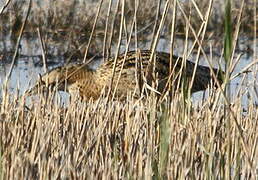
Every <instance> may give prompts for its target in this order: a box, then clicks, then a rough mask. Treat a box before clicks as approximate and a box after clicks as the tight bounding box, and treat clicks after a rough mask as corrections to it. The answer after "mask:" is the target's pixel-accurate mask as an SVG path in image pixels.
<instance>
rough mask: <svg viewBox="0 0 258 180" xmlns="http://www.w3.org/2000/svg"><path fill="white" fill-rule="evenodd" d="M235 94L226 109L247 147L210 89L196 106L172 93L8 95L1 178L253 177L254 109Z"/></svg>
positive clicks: (4, 110) (3, 115) (257, 127)
mask: <svg viewBox="0 0 258 180" xmlns="http://www.w3.org/2000/svg"><path fill="white" fill-rule="evenodd" d="M239 98H240V97H239ZM239 98H236V99H234V102H235V103H234V104H233V105H232V107H231V109H232V111H233V112H234V115H235V116H236V117H237V120H238V122H239V124H240V125H241V129H242V132H241V133H243V135H244V141H245V145H246V147H245V148H247V149H248V154H246V153H245V152H244V150H243V144H242V143H241V139H240V132H239V131H238V129H237V127H236V125H235V124H234V123H232V124H230V127H226V124H227V122H226V120H229V121H230V119H228V118H225V117H224V108H223V106H222V105H221V102H218V103H216V101H214V99H215V97H212V96H211V97H210V98H208V99H206V100H205V101H203V102H202V104H200V105H199V107H198V108H197V107H194V108H191V107H189V106H187V104H184V103H182V102H183V101H184V100H183V99H182V98H180V97H175V98H174V99H173V101H172V103H171V104H169V102H168V101H165V102H163V103H162V104H158V105H157V103H156V101H155V98H151V97H150V98H148V99H147V100H146V101H145V102H142V101H133V100H128V101H127V102H126V103H121V102H106V99H100V100H99V101H98V102H88V103H74V102H73V103H71V104H68V106H67V108H61V107H60V104H58V103H53V101H51V100H48V101H47V102H44V101H43V99H41V100H37V101H36V102H35V103H33V105H32V106H31V108H30V110H26V109H25V108H24V103H22V102H19V103H17V101H8V102H6V104H5V106H4V104H2V105H1V108H2V113H1V122H0V125H1V127H0V128H1V131H0V142H1V145H0V148H1V149H0V150H1V151H0V152H1V157H2V158H1V161H2V169H1V172H2V173H3V174H2V176H3V179H17V178H19V179H20V178H22V179H27V178H29V179H30V178H33V179H34V178H41V179H49V178H54V179H56V178H69V179H70V178H76V179H77V178H79V179H86V178H89V179H95V178H101V179H110V178H115V179H116V178H133V179H138V178H148V179H151V178H152V177H154V176H156V177H158V176H163V177H167V178H168V179H171V178H173V179H175V178H186V177H187V178H189V179H207V178H209V177H212V176H213V177H215V176H216V177H218V178H221V179H224V178H226V179H227V178H229V176H232V177H235V178H237V177H242V178H247V179H249V178H250V177H255V174H256V170H255V169H256V168H257V167H256V166H257V163H258V161H257V156H258V153H257V138H258V137H257V131H258V125H257V118H258V113H257V109H256V108H255V107H254V106H252V105H250V106H248V109H246V111H247V113H243V110H242V109H243V108H242V107H241V104H240V99H239ZM228 130H229V131H228ZM229 135H230V139H228V138H227V137H228V136H229ZM166 142H167V144H166ZM228 149H230V151H227V150H228ZM164 156H165V159H164ZM248 159H251V160H252V166H253V167H250V166H249V164H248ZM162 160H163V161H162ZM227 166H229V167H230V172H226V167H227ZM161 167H162V168H161ZM227 173H229V174H227Z"/></svg>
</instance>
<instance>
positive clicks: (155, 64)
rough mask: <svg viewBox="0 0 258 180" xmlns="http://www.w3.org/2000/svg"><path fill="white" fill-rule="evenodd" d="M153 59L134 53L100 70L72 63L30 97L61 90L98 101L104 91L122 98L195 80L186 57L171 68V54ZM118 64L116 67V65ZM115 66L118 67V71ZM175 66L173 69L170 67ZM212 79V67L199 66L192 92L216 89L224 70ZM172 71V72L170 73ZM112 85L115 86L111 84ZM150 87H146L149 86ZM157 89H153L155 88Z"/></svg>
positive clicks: (106, 63) (41, 80)
mask: <svg viewBox="0 0 258 180" xmlns="http://www.w3.org/2000/svg"><path fill="white" fill-rule="evenodd" d="M153 55H154V56H153V58H152V60H151V59H150V57H151V51H149V50H144V51H139V52H136V51H131V52H128V53H127V55H126V56H125V54H122V55H119V56H118V57H117V60H115V58H109V59H107V60H106V61H104V63H103V64H102V65H100V67H99V68H97V70H94V69H92V68H90V67H89V66H88V65H87V64H72V65H66V66H62V67H58V68H55V69H53V70H51V71H50V72H48V73H46V74H44V75H43V76H42V77H40V78H39V80H38V82H37V84H36V85H35V86H34V87H32V88H31V89H30V90H27V91H26V95H33V94H36V93H38V92H40V91H41V92H42V91H43V92H44V91H47V90H50V89H53V88H54V87H56V88H57V90H59V91H68V92H69V93H70V94H74V93H78V94H79V95H80V97H82V98H83V99H86V100H87V99H91V98H92V99H94V100H95V99H97V98H99V97H100V95H101V92H102V90H103V89H104V88H110V86H112V88H111V89H112V90H114V89H115V90H116V91H115V93H116V95H117V96H118V97H121V96H126V95H127V93H128V92H136V93H137V92H138V95H139V93H140V92H141V91H140V90H138V91H135V90H136V89H137V87H138V89H141V87H143V85H144V84H145V85H147V87H151V86H152V82H154V84H156V88H155V90H156V92H163V91H164V90H165V89H167V87H169V83H168V82H171V84H172V87H175V86H176V85H177V84H178V82H181V81H182V80H183V79H186V80H187V81H185V82H188V83H189V82H190V81H191V79H192V78H193V74H194V67H195V64H194V63H193V62H191V61H188V60H186V61H185V63H184V61H183V58H180V57H177V56H172V65H171V66H170V54H168V53H164V52H155V53H154V54H153ZM114 65H115V66H114ZM114 67H115V68H114ZM170 67H171V68H170ZM213 71H214V74H215V75H216V77H215V76H212V73H211V70H210V68H209V67H205V66H201V65H198V66H197V69H196V73H195V77H194V81H193V85H192V89H191V92H192V93H194V92H197V91H202V90H205V89H206V88H207V87H208V85H209V84H211V82H213V84H214V85H215V86H217V85H218V84H217V83H215V82H216V81H215V78H216V79H217V82H218V83H220V84H221V83H222V74H223V73H224V72H223V71H220V70H218V69H214V68H213ZM170 72H172V73H170ZM111 84H112V85H111ZM145 87H146V86H145ZM152 89H153V88H152Z"/></svg>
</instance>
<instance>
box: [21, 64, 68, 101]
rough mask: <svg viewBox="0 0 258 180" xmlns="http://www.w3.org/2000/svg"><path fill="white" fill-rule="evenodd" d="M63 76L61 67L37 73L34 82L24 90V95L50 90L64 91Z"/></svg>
mask: <svg viewBox="0 0 258 180" xmlns="http://www.w3.org/2000/svg"><path fill="white" fill-rule="evenodd" d="M64 84H65V83H64V78H63V73H61V69H59V68H56V69H53V70H51V71H50V72H48V73H46V74H44V75H42V76H41V75H39V77H38V80H37V82H36V84H35V85H34V86H33V87H32V88H30V89H28V90H27V91H26V92H25V95H26V96H31V95H35V94H40V93H44V92H49V91H52V90H55V89H54V88H56V90H61V91H62V90H63V91H64Z"/></svg>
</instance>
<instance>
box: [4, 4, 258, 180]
mask: <svg viewBox="0 0 258 180" xmlns="http://www.w3.org/2000/svg"><path fill="white" fill-rule="evenodd" d="M73 2H76V1H73ZM110 2H113V1H108V3H107V2H102V1H99V2H98V3H97V4H96V5H95V4H94V3H93V4H94V5H95V6H96V7H97V8H96V9H94V11H92V12H94V13H95V15H94V22H93V20H91V21H90V22H91V23H92V24H91V25H90V26H89V27H91V29H90V33H88V34H87V40H85V42H84V43H83V44H84V45H83V47H84V48H83V50H82V52H81V54H82V56H83V57H84V59H86V57H87V54H88V52H89V51H90V49H91V48H92V46H93V47H94V45H92V44H94V41H97V40H96V36H97V35H99V32H100V31H99V30H101V31H102V35H103V36H101V37H102V38H103V41H101V42H102V48H101V49H102V50H103V51H102V54H103V56H105V57H106V56H109V55H110V54H109V53H110V52H112V53H113V54H115V56H117V54H119V52H120V49H119V48H121V45H124V47H123V48H121V49H123V50H125V52H127V51H128V50H129V49H130V48H132V47H134V48H135V49H137V48H139V47H141V45H140V43H139V41H140V40H141V37H144V36H143V35H141V33H143V31H147V32H148V31H149V32H150V33H147V34H148V36H147V35H146V34H145V35H146V37H147V38H150V40H151V45H150V49H152V50H153V51H155V50H156V48H157V44H158V42H159V40H160V37H161V36H165V37H167V38H168V39H169V40H170V42H169V51H170V52H171V53H173V50H174V42H175V38H176V34H177V33H178V32H179V31H178V30H177V29H176V28H177V27H178V28H179V27H181V25H180V18H182V19H181V20H182V22H184V23H183V25H184V26H183V29H184V31H183V32H184V38H185V42H184V46H183V48H182V49H183V52H184V53H183V57H184V58H187V57H188V56H189V55H190V54H191V53H192V52H193V50H194V49H195V50H196V61H195V62H196V63H198V62H199V59H200V56H202V57H203V58H204V60H205V62H206V64H208V65H209V66H212V64H214V63H215V62H212V61H211V59H212V58H210V57H208V56H207V54H206V53H205V52H206V51H205V48H204V46H205V41H206V38H207V35H208V34H209V30H210V29H215V27H216V23H213V20H214V18H215V17H214V16H213V14H212V13H213V11H219V10H217V9H216V10H215V9H214V8H215V6H216V5H215V6H214V2H217V1H212V0H210V1H205V2H207V3H206V4H205V3H204V1H191V2H192V4H190V7H191V8H190V9H191V11H185V9H187V8H188V7H187V6H183V3H180V2H179V1H166V2H164V3H161V1H159V2H158V3H157V2H156V1H151V0H150V1H144V3H146V4H148V3H149V4H148V5H151V3H153V4H154V5H153V6H149V8H147V10H146V11H144V10H142V9H140V7H141V3H140V2H139V1H130V2H134V3H130V2H127V1H123V0H121V2H120V1H115V2H116V3H117V4H116V3H114V2H113V3H114V4H113V5H111V4H110ZM141 2H142V1H141ZM235 2H236V4H232V6H233V7H236V9H237V12H239V13H238V14H237V15H235V16H234V14H231V12H232V11H231V8H229V7H230V6H227V8H225V11H226V13H229V14H227V15H228V16H227V18H225V21H223V22H221V23H222V24H223V25H224V24H225V29H226V30H225V34H223V36H224V37H225V38H224V39H220V41H221V42H223V40H225V43H224V45H223V44H222V45H221V46H223V48H224V53H223V54H221V56H224V59H225V61H226V62H225V63H224V64H225V71H226V76H225V82H224V84H223V85H222V86H219V87H218V88H217V89H216V90H215V89H212V88H210V89H208V90H207V91H206V92H205V94H204V96H203V97H204V98H203V99H201V100H199V101H198V102H193V100H192V99H191V94H190V89H188V88H186V86H183V87H179V89H180V91H178V92H176V93H175V94H174V95H173V96H172V98H171V93H170V92H167V94H165V95H164V97H163V99H162V101H160V99H159V100H158V99H157V97H156V96H155V95H153V94H150V96H146V97H143V98H141V99H134V98H132V97H131V96H130V95H128V97H127V99H126V100H125V101H122V102H120V101H116V100H112V101H111V100H110V99H109V98H108V97H105V96H104V97H101V98H100V99H99V100H97V101H89V102H81V101H70V102H68V103H67V104H63V103H62V101H61V98H62V96H59V95H58V93H53V94H51V93H50V94H48V96H47V97H46V96H45V95H43V94H41V95H38V96H37V97H36V98H33V97H32V98H31V97H24V96H23V95H22V93H20V92H19V89H18V91H17V94H10V93H8V80H9V78H8V77H7V78H6V84H5V85H4V86H3V91H2V97H1V100H2V101H1V104H0V110H1V112H0V162H1V163H0V178H1V179H18V178H19V179H257V178H258V175H257V167H258V158H257V157H258V150H257V145H258V142H257V140H258V133H257V132H258V123H257V119H258V113H257V106H256V97H257V93H256V88H255V84H256V78H255V77H256V74H255V73H254V72H253V73H252V74H255V75H253V76H249V74H250V73H249V74H248V72H249V70H250V69H251V68H253V69H255V68H256V66H255V65H256V63H257V59H256V57H257V56H256V54H257V52H256V48H255V45H254V58H253V59H254V62H253V63H252V64H250V65H248V66H247V67H246V68H245V69H243V71H242V72H238V73H237V76H241V81H240V83H239V85H238V86H237V91H234V92H237V93H236V94H232V91H231V90H230V88H227V86H228V84H230V81H231V80H232V78H234V76H232V71H233V70H234V67H235V63H237V62H238V60H239V59H240V57H241V56H240V55H239V54H238V53H237V52H236V46H237V45H236V44H237V41H238V38H239V33H241V32H243V31H242V27H243V26H242V24H241V20H243V19H244V17H245V16H243V14H244V13H246V8H244V6H243V5H245V6H246V7H250V5H249V4H250V3H245V2H244V1H235ZM237 2H239V4H237ZM102 3H103V4H102ZM105 3H107V7H108V8H104V9H103V8H102V7H103V6H104V7H105ZM194 3H195V4H198V7H199V8H200V7H203V8H202V9H201V11H200V10H199V8H197V7H196V6H195V4H194ZM254 3H257V2H256V1H254ZM204 4H205V6H204ZM63 5H64V4H63ZM73 5H74V6H73V7H75V5H77V4H73ZM202 5H203V6H202ZM34 6H35V5H34ZM65 7H66V6H64V7H63V8H62V9H63V11H64V13H67V12H69V13H75V14H76V13H82V12H83V13H85V14H86V15H85V14H84V18H85V17H86V18H87V17H91V16H88V14H87V13H91V11H76V12H74V11H72V10H71V9H69V8H68V10H71V12H70V11H67V9H65ZM68 7H70V6H68ZM82 7H83V6H82ZM86 7H87V6H86ZM109 7H110V9H109ZM151 7H154V8H153V9H152V8H151ZM204 7H206V8H204ZM238 7H239V8H238ZM87 8H88V7H87ZM130 9H133V10H132V11H130ZM250 9H251V10H250V12H252V13H254V12H255V13H256V8H254V9H255V10H253V9H252V8H251V7H250ZM33 10H35V9H34V8H33V5H32V12H30V13H32V15H35V14H33ZM154 10H155V11H154ZM220 10H221V9H220ZM233 10H234V9H233ZM48 12H51V11H50V10H49V11H48ZM54 12H56V14H53V17H56V16H57V15H58V13H57V12H58V11H57V9H56V10H55V11H54ZM153 12H155V13H153ZM173 12H174V13H173ZM175 12H177V13H175ZM186 12H187V13H189V12H190V14H187V13H186ZM194 12H195V13H197V14H198V16H199V17H202V18H200V19H199V20H198V21H192V19H194V18H196V16H195V15H194V14H191V13H194ZM219 12H223V14H224V10H221V11H219ZM102 13H107V14H106V15H107V16H105V19H104V20H103V18H101V15H102ZM127 13H128V14H127ZM130 13H131V15H130ZM142 13H143V14H144V13H150V14H151V16H147V14H144V15H142V17H144V18H145V19H146V23H145V24H148V22H149V19H148V17H149V18H150V19H151V20H150V22H151V23H150V24H151V26H150V27H149V26H147V27H145V28H142V27H141V23H140V22H141V19H140V18H139V19H138V15H139V16H141V14H142ZM255 13H254V17H253V19H255V17H257V14H255ZM49 14H51V13H49ZM177 14H178V15H180V16H179V17H178V16H177ZM1 16H2V15H1ZM70 16H71V17H73V18H75V17H77V16H74V15H71V14H70ZM231 16H233V17H232V18H231ZM35 17H36V16H35ZM35 17H34V16H32V17H29V19H28V22H27V26H29V27H31V28H32V27H33V26H32V25H30V21H31V22H32V20H33V18H35ZM47 17H48V16H47ZM129 17H130V18H131V19H130V18H129ZM234 17H235V18H237V20H238V21H237V22H236V23H235V24H232V19H234ZM39 18H40V15H39ZM59 18H60V19H62V17H61V16H60V17H59ZM116 18H117V19H118V21H117V20H116ZM177 18H179V20H177ZM222 18H223V17H222ZM215 19H216V20H219V19H220V18H215ZM44 20H45V21H46V22H47V21H54V20H55V19H54V18H52V19H47V18H45V19H44ZM152 20H153V21H152ZM223 20H224V18H223ZM63 21H65V20H64V19H63ZM39 22H40V21H39ZM55 22H56V24H55V23H49V24H47V23H46V25H52V26H53V29H56V27H59V25H60V24H58V22H59V21H55ZM71 22H72V23H75V24H76V23H80V22H88V21H84V20H83V19H79V18H78V21H76V20H73V21H71ZM99 22H103V23H102V24H103V26H102V28H100V27H101V26H99V24H98V23H99ZM168 22H169V23H168ZM195 22H198V23H197V24H198V26H197V25H195ZM60 23H61V24H62V21H61V22H60ZM65 23H66V21H65ZM21 24H25V23H24V22H22V23H21ZM80 24H82V23H80ZM251 24H252V23H251ZM254 24H255V26H256V23H254ZM84 25H85V26H86V27H88V25H87V23H86V24H84ZM177 25H178V26H177ZM211 25H212V26H211ZM240 25H241V26H240ZM109 26H111V28H110V27H109ZM54 27H55V28H54ZM60 27H61V26H60ZM48 28H49V27H46V29H44V27H42V29H40V31H35V32H38V34H39V36H41V33H40V32H42V34H44V33H47V29H48ZM67 28H76V27H75V26H71V27H69V26H68V24H67ZM19 29H21V28H19ZM53 29H52V28H50V29H49V30H50V31H52V30H53ZM82 29H84V28H82ZM164 29H165V30H164ZM179 29H180V28H179ZM221 29H222V30H224V26H222V27H221ZM221 29H220V30H221ZM27 30H28V29H27ZM84 30H85V29H84ZM87 30H88V29H87ZM256 31H257V29H256V27H254V31H252V32H254V34H255V33H256ZM24 32H25V34H26V28H25V30H24ZM74 32H75V31H71V33H74ZM19 33H20V36H21V35H22V34H23V32H22V31H19ZM57 34H58V36H59V35H60V36H61V35H62V33H57ZM64 34H65V33H64ZM79 34H83V32H82V31H80V33H79ZM143 34H144V33H143ZM70 35H71V34H70ZM71 36H72V35H71ZM71 36H70V37H71ZM163 38H164V37H163ZM71 39H73V38H71ZM71 39H70V40H71ZM189 39H193V42H192V43H189ZM40 40H41V44H42V47H41V48H42V54H44V53H47V49H45V48H44V44H45V45H48V46H50V45H51V43H50V41H48V40H47V39H44V38H40ZM70 40H69V42H72V40H71V41H70ZM124 41H125V43H124ZM253 41H254V42H256V40H255V38H254V39H253ZM61 43H62V42H61ZM18 44H19V43H18ZM132 44H133V45H132ZM254 44H255V43H254ZM78 47H79V46H76V49H77V50H78V49H79V48H78ZM17 48H18V46H17ZM209 48H210V49H212V45H211V46H209ZM113 49H115V50H113ZM211 55H212V53H211ZM42 57H45V58H46V57H47V56H44V55H42ZM15 61H16V58H15V56H14V58H13V64H15V63H14V62H15ZM216 63H217V62H216ZM216 63H215V64H216ZM43 64H44V68H47V67H46V64H47V62H44V63H43ZM217 64H219V65H218V66H223V65H222V64H221V63H217ZM168 68H169V67H168ZM10 74H11V70H10ZM247 77H253V79H251V81H252V82H250V81H248V82H247V84H250V83H253V85H254V89H255V90H254V91H252V90H250V89H251V88H249V87H248V88H247V87H246V86H245V85H244V84H245V83H244V82H245V81H247V79H248V78H247ZM189 87H190V88H191V82H190V83H189ZM228 87H229V86H228ZM246 95H248V99H247V100H246V101H245V103H246V104H247V105H245V106H244V105H243V97H244V96H246Z"/></svg>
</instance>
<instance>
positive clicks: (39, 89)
mask: <svg viewBox="0 0 258 180" xmlns="http://www.w3.org/2000/svg"><path fill="white" fill-rule="evenodd" d="M47 89H48V88H47V87H46V86H45V85H43V84H38V83H37V84H36V85H35V86H34V87H32V88H30V89H28V90H27V91H25V94H24V95H25V96H32V95H35V94H41V93H43V92H45V91H47Z"/></svg>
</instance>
